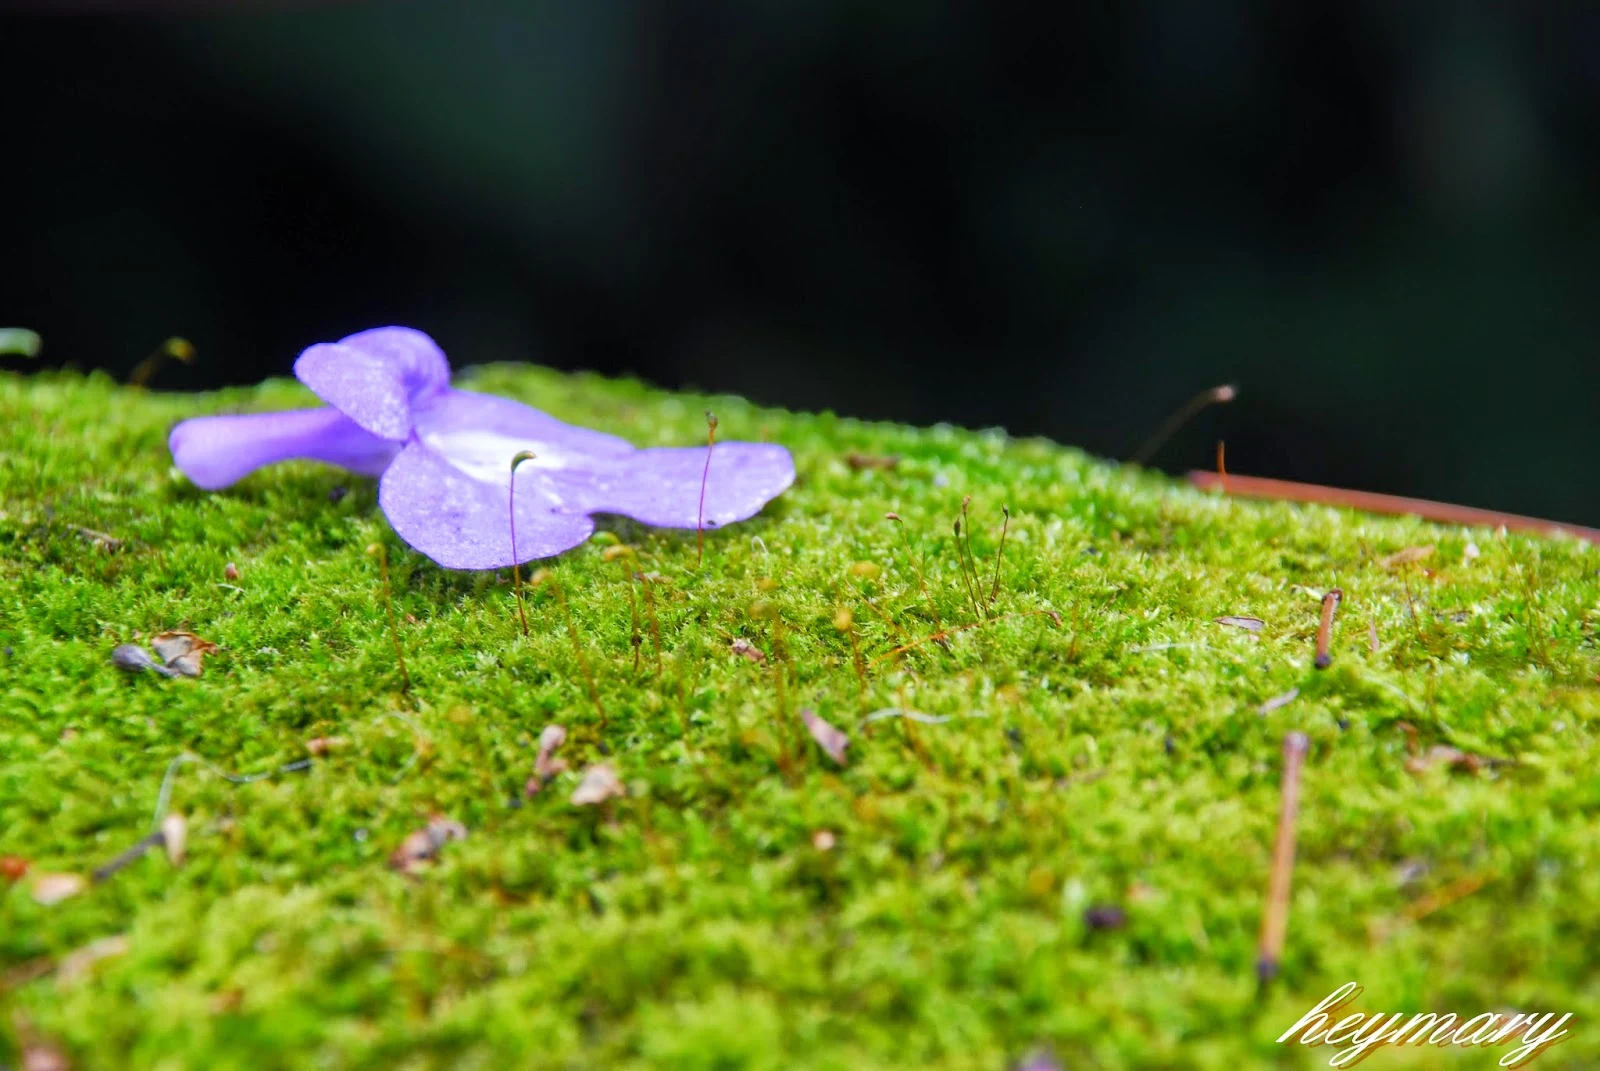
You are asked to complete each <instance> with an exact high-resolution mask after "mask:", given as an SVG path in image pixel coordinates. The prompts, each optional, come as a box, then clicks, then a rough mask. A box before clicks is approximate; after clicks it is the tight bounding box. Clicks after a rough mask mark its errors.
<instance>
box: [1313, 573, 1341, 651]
mask: <svg viewBox="0 0 1600 1071" xmlns="http://www.w3.org/2000/svg"><path fill="white" fill-rule="evenodd" d="M1342 601H1344V592H1343V591H1341V590H1340V589H1339V588H1332V589H1330V590H1329V591H1328V593H1327V594H1326V595H1324V596H1323V597H1322V623H1321V624H1320V625H1318V626H1317V654H1316V657H1315V658H1313V659H1312V660H1311V664H1312V665H1313V666H1316V667H1317V668H1318V669H1327V668H1328V667H1329V666H1331V665H1333V655H1332V654H1331V653H1330V652H1329V650H1328V645H1329V644H1330V643H1332V642H1333V614H1334V611H1336V610H1337V609H1339V603H1341V602H1342Z"/></svg>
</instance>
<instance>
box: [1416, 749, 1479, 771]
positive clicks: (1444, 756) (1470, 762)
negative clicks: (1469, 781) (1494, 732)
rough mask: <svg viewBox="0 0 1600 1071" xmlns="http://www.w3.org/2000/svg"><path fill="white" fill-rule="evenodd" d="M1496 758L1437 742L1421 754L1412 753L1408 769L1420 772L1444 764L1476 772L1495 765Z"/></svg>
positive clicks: (1453, 768)
mask: <svg viewBox="0 0 1600 1071" xmlns="http://www.w3.org/2000/svg"><path fill="white" fill-rule="evenodd" d="M1494 763H1495V760H1493V759H1488V758H1485V757H1484V756H1482V755H1474V754H1472V753H1471V752H1469V751H1462V750H1461V749H1460V748H1455V747H1451V746H1450V745H1449V744H1435V745H1433V746H1432V747H1430V748H1429V749H1428V750H1427V751H1424V752H1423V753H1422V754H1420V755H1412V756H1411V757H1410V758H1409V759H1407V760H1406V769H1407V770H1409V771H1410V772H1411V773H1414V774H1420V773H1423V772H1424V771H1426V770H1429V769H1431V768H1433V767H1434V766H1439V765H1444V766H1447V767H1448V768H1450V769H1452V770H1465V771H1466V772H1467V773H1472V774H1475V773H1477V772H1478V771H1479V770H1481V769H1483V768H1484V767H1485V766H1492V765H1494Z"/></svg>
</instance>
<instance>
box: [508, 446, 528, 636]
mask: <svg viewBox="0 0 1600 1071" xmlns="http://www.w3.org/2000/svg"><path fill="white" fill-rule="evenodd" d="M533 458H534V453H533V451H532V450H524V451H522V453H520V454H518V455H517V456H516V457H514V458H512V459H511V492H510V504H509V505H508V506H507V507H506V510H507V512H508V513H509V514H510V516H511V590H512V591H513V592H515V593H516V596H517V617H518V619H520V620H521V622H522V634H523V635H524V636H526V635H527V634H528V613H527V611H526V610H524V609H523V606H522V569H521V567H520V566H519V565H518V564H517V466H518V465H520V464H522V463H523V462H524V461H532V460H533Z"/></svg>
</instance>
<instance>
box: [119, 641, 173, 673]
mask: <svg viewBox="0 0 1600 1071" xmlns="http://www.w3.org/2000/svg"><path fill="white" fill-rule="evenodd" d="M111 664H112V665H114V666H116V667H117V668H118V669H120V670H124V671H126V672H128V673H140V672H143V671H144V670H147V669H148V670H149V671H150V672H152V673H159V674H161V675H162V676H163V677H176V676H177V675H178V671H177V670H174V669H168V668H167V667H166V666H164V665H163V664H161V663H160V662H157V661H156V660H155V659H154V658H152V657H150V652H149V651H146V650H145V649H144V648H143V647H140V646H139V645H138V644H136V643H124V644H122V645H121V646H119V647H116V648H114V649H113V650H112V652H111Z"/></svg>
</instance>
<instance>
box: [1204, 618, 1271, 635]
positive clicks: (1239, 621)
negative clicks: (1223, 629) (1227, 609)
mask: <svg viewBox="0 0 1600 1071" xmlns="http://www.w3.org/2000/svg"><path fill="white" fill-rule="evenodd" d="M1215 620H1216V622H1217V624H1219V625H1231V626H1233V627H1234V628H1242V629H1245V630H1246V631H1248V632H1260V631H1261V630H1262V629H1264V628H1266V627H1267V623H1266V622H1265V621H1263V620H1261V619H1260V618H1259V617H1238V616H1235V615H1233V614H1228V615H1227V616H1225V617H1219V618H1215Z"/></svg>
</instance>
